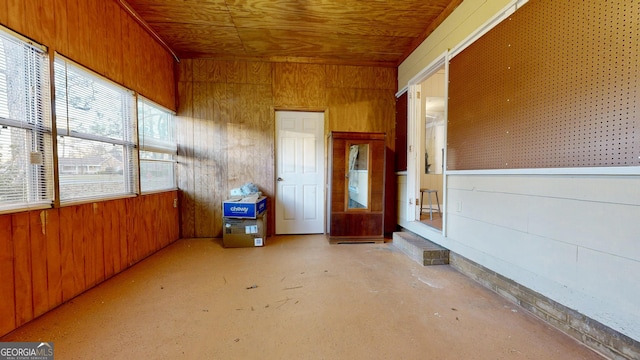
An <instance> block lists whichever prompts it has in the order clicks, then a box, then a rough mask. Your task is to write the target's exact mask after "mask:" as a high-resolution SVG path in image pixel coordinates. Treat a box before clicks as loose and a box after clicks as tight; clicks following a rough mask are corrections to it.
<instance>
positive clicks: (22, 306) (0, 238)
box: [0, 0, 179, 335]
mask: <svg viewBox="0 0 640 360" xmlns="http://www.w3.org/2000/svg"><path fill="white" fill-rule="evenodd" d="M0 24H2V25H4V26H6V27H8V28H10V29H11V30H13V31H15V32H17V33H19V34H22V35H23V36H25V37H28V38H31V39H33V40H34V41H36V42H38V43H40V44H42V45H45V46H47V47H48V48H49V51H50V53H51V54H53V52H54V51H55V52H58V53H60V54H62V55H64V56H66V57H68V58H69V59H71V60H73V61H75V62H77V63H79V64H81V65H83V66H85V67H87V68H89V69H91V70H93V71H95V72H97V73H99V74H101V75H103V76H105V77H107V78H109V79H111V80H113V81H115V82H117V83H120V84H122V85H124V86H126V87H128V88H129V89H131V90H134V91H136V92H138V93H140V94H142V95H143V96H145V97H147V98H149V99H151V100H153V101H155V102H157V103H159V104H161V105H163V106H165V107H167V108H169V109H175V108H176V106H175V102H176V100H175V80H174V67H173V64H174V59H173V57H172V56H171V55H170V54H169V53H168V52H167V51H166V50H165V49H164V48H162V47H161V46H160V45H159V44H158V43H157V42H155V41H154V40H153V38H152V37H151V36H150V35H149V34H148V33H147V32H146V31H145V30H144V29H143V28H142V27H140V26H139V24H138V23H137V22H135V21H134V20H133V19H132V18H131V17H130V16H129V15H128V14H127V13H126V12H125V11H124V10H123V9H122V8H121V7H120V5H119V4H118V2H117V1H116V0H105V1H84V0H29V1H25V0H6V1H0ZM176 198H177V192H176V191H172V192H167V193H161V194H153V195H146V196H139V197H135V198H127V199H120V200H112V201H104V202H96V203H91V204H84V205H77V206H67V207H62V208H55V209H48V210H42V211H29V212H19V213H14V214H8V215H1V216H0V279H2V280H1V281H0V335H3V334H5V333H7V332H9V331H11V330H13V329H15V328H16V327H18V326H20V325H22V324H24V323H26V322H28V321H30V320H31V319H33V318H35V317H37V316H39V315H41V314H43V313H45V312H46V311H48V310H50V309H52V308H54V307H56V306H57V305H59V304H61V303H62V302H64V301H67V300H69V299H71V298H72V297H74V296H76V295H78V294H80V293H81V292H83V291H85V290H87V289H89V288H91V287H93V286H95V285H97V284H99V283H100V282H102V281H104V280H105V279H108V278H110V277H111V276H113V275H114V274H117V273H118V272H120V271H122V270H124V269H126V268H128V267H129V266H131V265H132V264H133V263H135V262H137V261H139V260H141V259H143V258H144V257H146V256H148V255H150V254H151V253H153V252H155V251H157V250H158V249H160V248H162V247H164V246H166V245H168V244H169V243H170V242H173V241H175V240H177V239H178V237H179V216H178V209H177V208H174V207H173V201H174V199H176Z"/></svg>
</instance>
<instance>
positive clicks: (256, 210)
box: [222, 196, 267, 219]
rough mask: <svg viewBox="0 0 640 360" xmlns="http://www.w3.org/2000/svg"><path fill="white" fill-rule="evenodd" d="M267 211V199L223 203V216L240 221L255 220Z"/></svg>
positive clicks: (246, 199)
mask: <svg viewBox="0 0 640 360" xmlns="http://www.w3.org/2000/svg"><path fill="white" fill-rule="evenodd" d="M266 210H267V197H266V196H260V197H246V198H242V199H229V200H225V201H223V202H222V216H224V217H230V218H238V219H255V218H257V217H258V216H260V214H262V213H263V212H265V211H266Z"/></svg>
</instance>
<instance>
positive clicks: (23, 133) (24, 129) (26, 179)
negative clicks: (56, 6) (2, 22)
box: [0, 28, 53, 211]
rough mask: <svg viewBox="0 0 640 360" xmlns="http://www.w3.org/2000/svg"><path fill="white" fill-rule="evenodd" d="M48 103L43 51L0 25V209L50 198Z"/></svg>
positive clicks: (48, 203) (46, 203)
mask: <svg viewBox="0 0 640 360" xmlns="http://www.w3.org/2000/svg"><path fill="white" fill-rule="evenodd" d="M49 106H50V97H49V61H48V56H47V53H46V51H45V50H43V49H41V48H40V47H39V46H37V45H34V44H31V43H30V42H26V41H23V40H22V39H21V38H18V37H17V36H14V35H13V34H10V33H9V32H7V31H4V29H2V28H0V211H2V210H9V209H21V208H32V207H34V206H51V204H52V202H53V171H52V170H53V167H52V164H53V160H52V155H53V154H52V151H51V149H52V143H51V115H50V114H51V112H50V108H49Z"/></svg>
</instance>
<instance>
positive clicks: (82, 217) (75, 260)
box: [0, 191, 179, 335]
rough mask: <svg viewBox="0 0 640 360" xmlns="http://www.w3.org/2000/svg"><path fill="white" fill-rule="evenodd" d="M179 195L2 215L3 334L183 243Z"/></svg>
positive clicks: (0, 331) (0, 330)
mask: <svg viewBox="0 0 640 360" xmlns="http://www.w3.org/2000/svg"><path fill="white" fill-rule="evenodd" d="M177 196H178V194H177V191H171V192H165V193H158V194H151V195H144V196H139V197H135V198H127V199H119V200H111V201H104V202H97V203H90V204H83V205H76V206H67V207H63V208H59V209H48V210H36V211H28V212H20V213H14V214H8V215H0V279H2V281H0V294H1V296H0V314H1V316H0V335H4V334H6V333H8V332H10V331H11V330H13V329H15V328H17V327H18V326H21V325H23V324H25V323H26V322H28V321H30V320H32V319H34V318H35V317H38V316H40V315H42V314H44V313H45V312H46V311H48V310H50V309H53V308H54V307H56V306H58V305H60V304H61V303H63V302H65V301H68V300H69V299H71V298H73V297H74V296H76V295H78V294H80V293H82V292H83V291H85V290H87V289H90V288H92V287H93V286H95V285H98V284H99V283H101V282H103V281H104V280H106V279H109V278H110V277H112V276H113V275H115V274H117V273H119V272H121V271H123V270H124V269H126V268H128V267H130V266H131V265H133V264H135V263H136V262H138V261H140V260H142V259H144V258H145V257H147V256H148V255H151V254H152V253H154V252H156V251H157V250H159V249H161V248H163V247H165V246H167V245H169V244H170V243H172V242H173V241H175V240H177V239H178V237H179V216H178V209H177V208H174V207H173V202H174V199H177Z"/></svg>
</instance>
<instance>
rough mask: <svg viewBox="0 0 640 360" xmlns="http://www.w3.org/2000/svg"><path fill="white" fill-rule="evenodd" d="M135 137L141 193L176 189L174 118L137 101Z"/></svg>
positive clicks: (170, 114)
mask: <svg viewBox="0 0 640 360" xmlns="http://www.w3.org/2000/svg"><path fill="white" fill-rule="evenodd" d="M138 133H139V137H140V140H139V141H140V187H141V190H142V192H149V191H160V190H168V189H173V188H175V187H176V181H175V164H176V163H175V156H176V154H177V145H176V141H175V136H174V133H175V124H174V120H173V114H172V113H171V112H169V111H168V110H165V109H163V108H161V107H159V106H157V105H155V104H153V103H151V102H149V101H148V100H146V99H143V98H141V97H138Z"/></svg>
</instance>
